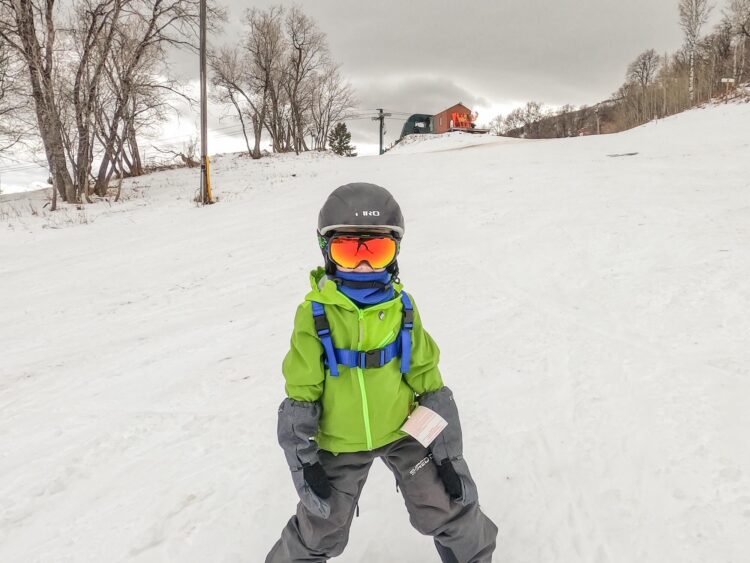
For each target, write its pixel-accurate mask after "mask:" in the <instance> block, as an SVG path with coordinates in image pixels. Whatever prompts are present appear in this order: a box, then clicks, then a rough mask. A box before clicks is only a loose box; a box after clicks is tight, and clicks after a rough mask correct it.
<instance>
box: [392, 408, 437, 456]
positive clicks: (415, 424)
mask: <svg viewBox="0 0 750 563" xmlns="http://www.w3.org/2000/svg"><path fill="white" fill-rule="evenodd" d="M446 426H448V423H447V422H446V421H445V419H444V418H443V417H442V416H440V415H439V414H438V413H436V412H435V411H433V410H430V409H428V408H427V407H423V406H421V405H420V406H418V407H417V408H416V409H414V410H413V411H412V413H411V414H410V415H409V418H408V419H406V422H405V423H404V425H403V426H402V427H401V430H403V431H404V432H406V433H407V434H408V435H409V436H411V437H412V438H414V439H415V440H417V441H418V442H419V443H420V444H422V445H423V446H424V447H425V448H426V447H427V446H429V445H430V444H431V443H432V441H433V440H434V439H435V438H437V437H438V435H439V434H440V433H441V432H442V431H443V428H445V427H446Z"/></svg>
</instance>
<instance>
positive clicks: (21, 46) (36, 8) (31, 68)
mask: <svg viewBox="0 0 750 563" xmlns="http://www.w3.org/2000/svg"><path fill="white" fill-rule="evenodd" d="M55 10H56V8H55V0H0V38H1V39H2V40H3V41H5V42H6V43H7V44H8V45H10V46H11V47H12V48H13V49H14V50H15V51H16V52H17V53H18V54H19V55H20V56H21V57H22V59H23V60H24V62H25V63H26V66H27V69H28V73H29V82H30V87H31V94H32V99H33V100H34V109H35V112H36V117H37V124H38V127H39V135H40V137H41V139H42V143H43V145H44V151H45V154H46V155H47V163H48V165H49V169H50V174H51V177H52V184H53V187H54V189H55V190H56V192H59V193H60V195H61V197H63V199H65V200H66V201H75V200H76V197H75V189H74V186H73V181H72V179H71V176H70V173H69V171H68V168H67V164H66V159H65V146H64V144H63V135H62V124H61V123H60V119H59V107H58V101H57V98H56V93H55V88H54V69H55V57H54V52H55V39H56V35H57V25H56V20H55Z"/></svg>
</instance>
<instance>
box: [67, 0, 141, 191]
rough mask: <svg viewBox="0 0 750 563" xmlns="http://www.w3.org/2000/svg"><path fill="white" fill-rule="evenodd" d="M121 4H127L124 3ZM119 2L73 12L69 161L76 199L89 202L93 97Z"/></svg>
mask: <svg viewBox="0 0 750 563" xmlns="http://www.w3.org/2000/svg"><path fill="white" fill-rule="evenodd" d="M124 2H125V3H127V2H128V0H124ZM122 6H123V0H99V1H96V0H81V2H80V3H79V4H78V5H77V6H75V9H74V12H73V21H72V22H71V23H73V25H75V26H76V27H74V28H73V30H74V32H73V33H74V40H75V47H76V50H77V53H76V54H77V57H76V67H77V68H75V79H74V83H73V89H72V92H71V98H72V105H73V107H74V108H75V123H76V133H77V148H76V154H75V155H74V159H72V160H73V169H74V171H75V178H76V180H75V185H76V190H77V194H76V196H77V198H79V197H80V196H81V195H83V196H84V197H85V198H86V200H87V201H89V202H90V197H89V196H90V193H89V176H90V174H91V165H92V162H93V150H94V147H93V144H94V127H93V124H94V106H95V103H96V99H95V94H96V91H97V90H98V89H99V87H100V82H101V80H102V77H103V72H104V69H105V62H106V60H107V57H108V56H109V51H110V48H111V46H112V38H113V37H114V34H115V31H116V29H117V23H118V18H119V14H120V10H121V8H122Z"/></svg>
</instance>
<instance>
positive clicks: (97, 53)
mask: <svg viewBox="0 0 750 563" xmlns="http://www.w3.org/2000/svg"><path fill="white" fill-rule="evenodd" d="M199 8H200V0H66V1H65V2H64V3H62V2H59V1H58V0H0V152H2V151H7V150H9V149H11V148H12V147H14V146H16V148H18V147H17V145H19V144H24V145H25V148H26V150H27V151H29V150H30V151H38V152H40V153H43V154H44V156H45V160H46V163H47V165H48V169H49V172H50V181H51V183H52V185H53V202H52V206H53V209H54V208H55V206H56V204H57V199H58V197H59V198H60V199H62V200H63V201H65V202H70V203H81V202H91V201H93V199H92V198H94V197H95V196H104V195H105V194H106V192H107V189H108V187H109V184H110V181H111V180H112V178H113V177H115V176H116V177H120V178H122V177H128V176H138V175H141V174H143V173H144V163H143V159H142V149H141V146H142V144H143V143H144V142H145V139H148V138H149V137H153V136H155V135H157V134H158V129H159V125H160V124H162V123H163V122H164V121H165V120H166V119H167V118H168V116H169V114H170V113H174V112H177V103H178V102H180V101H186V102H187V103H188V104H189V105H190V107H191V108H193V107H195V104H196V100H194V99H193V98H192V97H191V96H190V95H189V90H188V88H187V86H186V85H185V84H183V83H181V82H180V81H178V80H176V79H174V78H171V77H170V68H169V62H170V56H171V53H172V52H173V51H174V50H175V49H178V50H184V51H188V52H191V53H197V50H198V35H199V33H198V32H199V30H198V25H199V19H198V18H199ZM224 19H225V17H224V14H223V12H222V11H221V10H220V9H218V8H217V7H216V6H215V5H212V4H211V3H209V28H210V31H212V32H213V33H212V35H213V36H217V33H216V32H217V31H219V29H220V25H221V23H222V21H223V20H224ZM209 60H210V67H211V85H212V88H211V94H210V95H211V97H212V98H213V99H214V100H215V101H216V102H217V103H218V104H220V105H223V106H226V107H228V108H233V109H234V111H235V114H234V115H235V116H236V117H237V119H238V120H239V122H240V124H241V126H242V131H243V134H244V136H245V141H246V144H247V150H248V152H249V153H251V154H252V155H253V156H254V157H255V158H259V157H260V156H261V151H260V140H261V136H262V135H263V134H264V133H265V134H267V135H268V136H269V137H270V139H271V146H272V150H273V151H277V152H287V151H295V152H297V153H299V152H301V151H306V150H313V149H321V148H325V145H326V141H327V139H328V136H329V133H330V130H331V127H332V124H333V123H334V122H336V121H339V120H341V119H343V118H344V117H345V116H346V115H347V112H348V111H349V110H350V109H351V108H352V107H353V105H354V95H353V92H352V88H351V86H350V85H349V84H348V83H347V82H346V81H345V80H344V79H343V77H342V75H341V72H340V69H339V67H338V66H337V65H336V64H335V63H334V62H333V61H332V58H331V54H330V50H329V48H328V45H327V42H326V37H325V34H324V33H323V32H321V31H320V30H319V29H318V27H317V25H316V24H315V22H314V21H313V20H312V19H311V18H309V17H308V16H307V15H305V14H304V13H303V12H302V10H301V9H299V8H292V9H290V10H289V11H285V10H284V9H283V8H281V7H271V8H269V9H267V10H265V11H261V10H250V11H248V13H247V15H246V18H245V29H244V35H243V37H242V38H241V40H240V41H239V42H237V44H236V45H235V46H232V47H223V48H221V47H220V48H217V49H216V50H213V51H211V52H210V53H209ZM250 138H252V140H253V141H252V147H251V143H250V140H249V139H250ZM183 160H184V159H183Z"/></svg>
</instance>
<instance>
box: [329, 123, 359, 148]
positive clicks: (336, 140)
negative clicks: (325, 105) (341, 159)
mask: <svg viewBox="0 0 750 563" xmlns="http://www.w3.org/2000/svg"><path fill="white" fill-rule="evenodd" d="M351 142H352V134H351V133H349V130H348V129H347V128H346V123H337V124H336V126H335V127H334V128H333V131H331V132H330V133H329V134H328V144H329V145H330V146H331V150H332V151H333V152H334V153H336V154H338V155H340V156H357V153H356V152H354V151H355V149H356V148H357V147H353V146H352V145H351Z"/></svg>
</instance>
